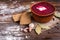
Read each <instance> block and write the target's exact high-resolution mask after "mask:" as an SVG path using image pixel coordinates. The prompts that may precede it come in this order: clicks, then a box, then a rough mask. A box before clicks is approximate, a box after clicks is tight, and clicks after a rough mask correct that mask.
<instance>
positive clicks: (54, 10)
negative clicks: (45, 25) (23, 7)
mask: <svg viewBox="0 0 60 40" xmlns="http://www.w3.org/2000/svg"><path fill="white" fill-rule="evenodd" d="M42 2H44V1H42ZM42 2H36V3H34V4H32V5H31V6H30V9H31V12H32V13H33V14H35V15H38V16H49V15H52V14H54V12H55V10H56V9H55V6H54V5H52V4H51V3H48V2H45V3H48V4H50V5H52V6H53V7H54V11H53V12H51V13H50V14H48V15H39V14H36V13H35V12H34V11H33V10H32V7H33V6H34V5H36V4H38V3H42Z"/></svg>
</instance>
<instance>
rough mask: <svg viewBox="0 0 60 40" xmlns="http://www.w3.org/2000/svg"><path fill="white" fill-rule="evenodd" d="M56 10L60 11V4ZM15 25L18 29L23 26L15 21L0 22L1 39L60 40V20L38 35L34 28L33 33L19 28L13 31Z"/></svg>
mask: <svg viewBox="0 0 60 40" xmlns="http://www.w3.org/2000/svg"><path fill="white" fill-rule="evenodd" d="M56 10H58V11H60V6H57V9H56ZM15 26H16V28H17V29H19V27H20V28H21V26H19V24H17V23H14V22H11V23H0V40H13V39H14V40H60V22H59V24H58V23H57V26H55V27H54V28H52V29H50V30H47V31H44V32H42V33H41V34H40V35H37V34H36V33H35V32H34V30H33V31H32V32H31V33H24V32H22V31H21V30H17V29H16V30H17V31H16V30H15V31H16V32H11V31H13V29H14V28H12V29H10V28H11V27H15ZM8 28H9V29H8Z"/></svg>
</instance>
